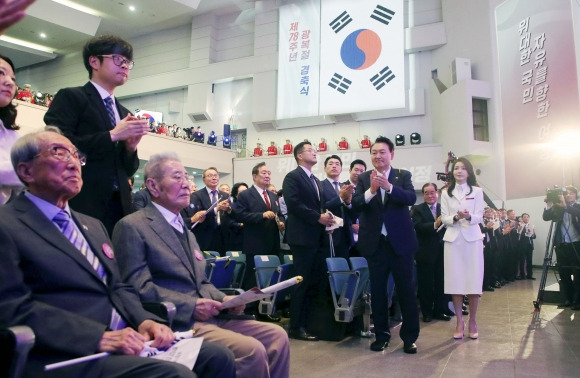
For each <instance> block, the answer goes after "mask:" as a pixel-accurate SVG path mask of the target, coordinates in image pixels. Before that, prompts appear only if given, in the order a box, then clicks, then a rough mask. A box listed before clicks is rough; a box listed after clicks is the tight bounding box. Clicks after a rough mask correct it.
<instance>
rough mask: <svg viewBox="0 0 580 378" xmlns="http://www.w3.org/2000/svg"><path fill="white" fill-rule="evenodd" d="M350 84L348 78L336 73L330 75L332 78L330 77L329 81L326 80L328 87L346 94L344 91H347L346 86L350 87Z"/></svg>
mask: <svg viewBox="0 0 580 378" xmlns="http://www.w3.org/2000/svg"><path fill="white" fill-rule="evenodd" d="M351 84H352V81H350V80H348V79H347V78H346V77H343V76H341V75H339V74H337V73H335V74H334V75H333V76H332V79H330V81H329V82H328V86H329V87H331V88H333V89H336V90H337V91H339V92H340V93H342V94H346V91H348V88H350V85H351Z"/></svg>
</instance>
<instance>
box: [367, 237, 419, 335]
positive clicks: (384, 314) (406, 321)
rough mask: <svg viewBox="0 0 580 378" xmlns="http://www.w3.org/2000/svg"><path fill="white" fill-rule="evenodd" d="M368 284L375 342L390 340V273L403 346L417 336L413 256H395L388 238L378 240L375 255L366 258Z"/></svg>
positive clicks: (417, 321) (417, 320)
mask: <svg viewBox="0 0 580 378" xmlns="http://www.w3.org/2000/svg"><path fill="white" fill-rule="evenodd" d="M366 258H367V261H368V263H369V273H370V281H371V298H372V302H371V307H372V311H373V321H374V324H375V334H376V337H377V340H390V338H391V331H390V330H389V309H388V303H389V299H388V295H387V281H388V279H389V273H392V274H393V278H394V280H395V287H396V290H397V296H398V298H399V304H400V306H401V314H402V315H403V324H402V326H401V331H400V332H399V335H400V336H401V339H402V340H403V341H404V342H406V343H413V342H415V341H416V340H417V338H418V337H419V310H418V309H417V296H416V294H415V288H416V283H415V282H414V280H413V277H414V275H413V270H414V261H413V255H412V254H411V253H410V254H408V255H397V254H396V253H395V251H394V249H393V246H392V245H391V242H390V241H389V239H388V237H381V240H380V242H379V246H378V248H377V250H376V251H375V253H374V254H372V255H370V256H366Z"/></svg>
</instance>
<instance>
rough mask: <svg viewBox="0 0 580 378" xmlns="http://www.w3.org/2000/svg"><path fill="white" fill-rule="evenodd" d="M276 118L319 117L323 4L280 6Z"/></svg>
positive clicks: (315, 0) (317, 0) (310, 3)
mask: <svg viewBox="0 0 580 378" xmlns="http://www.w3.org/2000/svg"><path fill="white" fill-rule="evenodd" d="M279 11H280V22H279V43H278V99H277V107H276V118H277V119H285V118H297V117H309V116H316V115H318V93H319V92H318V83H319V60H320V50H319V49H320V45H319V44H320V1H319V0H314V1H306V2H302V3H298V4H290V5H285V6H282V7H280V9H279Z"/></svg>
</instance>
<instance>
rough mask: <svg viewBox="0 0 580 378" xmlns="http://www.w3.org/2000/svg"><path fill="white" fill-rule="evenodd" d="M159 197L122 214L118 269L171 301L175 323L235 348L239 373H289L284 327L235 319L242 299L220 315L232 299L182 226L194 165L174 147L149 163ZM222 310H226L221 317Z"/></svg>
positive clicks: (148, 177) (145, 295)
mask: <svg viewBox="0 0 580 378" xmlns="http://www.w3.org/2000/svg"><path fill="white" fill-rule="evenodd" d="M145 182H146V184H147V188H148V189H149V192H150V193H151V198H152V200H153V203H152V204H151V205H149V206H147V207H146V208H144V209H143V210H140V211H137V212H135V213H133V214H131V215H128V216H127V217H125V218H123V219H122V220H121V221H119V223H118V224H117V226H116V227H115V231H114V232H113V243H114V245H115V248H116V249H117V254H118V259H119V268H120V271H121V274H122V276H123V278H124V279H125V280H126V281H127V282H128V283H131V284H133V286H134V287H135V289H136V290H137V291H138V292H139V295H140V296H141V300H143V301H171V302H173V303H175V305H176V307H177V314H176V316H175V318H174V326H175V327H176V328H177V329H193V330H195V332H196V334H197V335H199V336H202V337H204V340H208V341H213V342H217V343H220V344H222V345H224V346H226V347H228V348H229V349H230V350H231V351H232V352H233V353H234V355H235V358H236V373H237V376H239V377H250V376H253V377H282V378H284V377H288V375H289V363H290V361H289V358H290V347H289V343H288V336H287V335H286V332H285V331H284V329H283V328H282V327H280V326H278V325H273V324H270V323H260V322H257V321H255V320H245V319H243V320H242V319H232V315H231V313H232V312H233V313H234V315H236V314H239V313H241V311H243V305H242V306H238V307H235V308H233V309H230V310H229V313H227V312H226V313H224V314H221V315H220V310H222V305H223V303H224V302H227V301H228V300H230V299H232V296H226V295H225V294H224V293H222V292H221V291H219V290H218V289H217V288H216V287H215V286H214V285H212V284H211V283H210V282H209V280H208V279H207V277H206V276H205V265H206V262H205V259H204V257H203V256H202V252H201V250H200V247H199V245H198V244H197V241H196V238H195V236H194V235H192V234H191V233H190V232H187V231H186V229H185V228H184V226H183V218H182V217H181V214H180V210H181V209H183V208H184V207H186V206H187V205H188V204H189V194H190V189H189V184H188V181H187V172H186V171H185V168H184V167H183V165H182V164H181V162H180V160H179V158H178V157H177V155H176V154H174V153H170V152H168V153H162V154H158V155H153V156H151V158H150V159H149V161H148V163H147V165H146V166H145ZM218 315H220V316H218Z"/></svg>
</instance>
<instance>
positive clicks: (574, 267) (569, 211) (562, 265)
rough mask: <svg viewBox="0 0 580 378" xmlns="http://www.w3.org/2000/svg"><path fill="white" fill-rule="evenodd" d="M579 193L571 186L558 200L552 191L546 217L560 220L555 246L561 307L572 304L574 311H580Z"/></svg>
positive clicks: (557, 222)
mask: <svg viewBox="0 0 580 378" xmlns="http://www.w3.org/2000/svg"><path fill="white" fill-rule="evenodd" d="M577 196H578V189H577V188H575V187H574V186H571V185H569V186H566V191H565V192H562V193H561V194H560V195H559V196H558V197H557V198H558V200H559V201H558V202H556V198H555V196H554V195H553V193H551V191H548V196H547V197H546V199H545V201H546V208H545V209H544V214H543V216H542V217H543V219H544V220H545V221H550V220H551V221H554V222H556V231H555V236H554V246H555V247H556V257H557V259H558V273H559V274H560V280H561V283H560V289H561V291H562V294H563V295H564V300H563V303H561V304H560V305H559V306H558V307H568V306H572V310H580V204H577V203H576V199H577ZM572 275H573V276H574V280H573V281H572Z"/></svg>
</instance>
